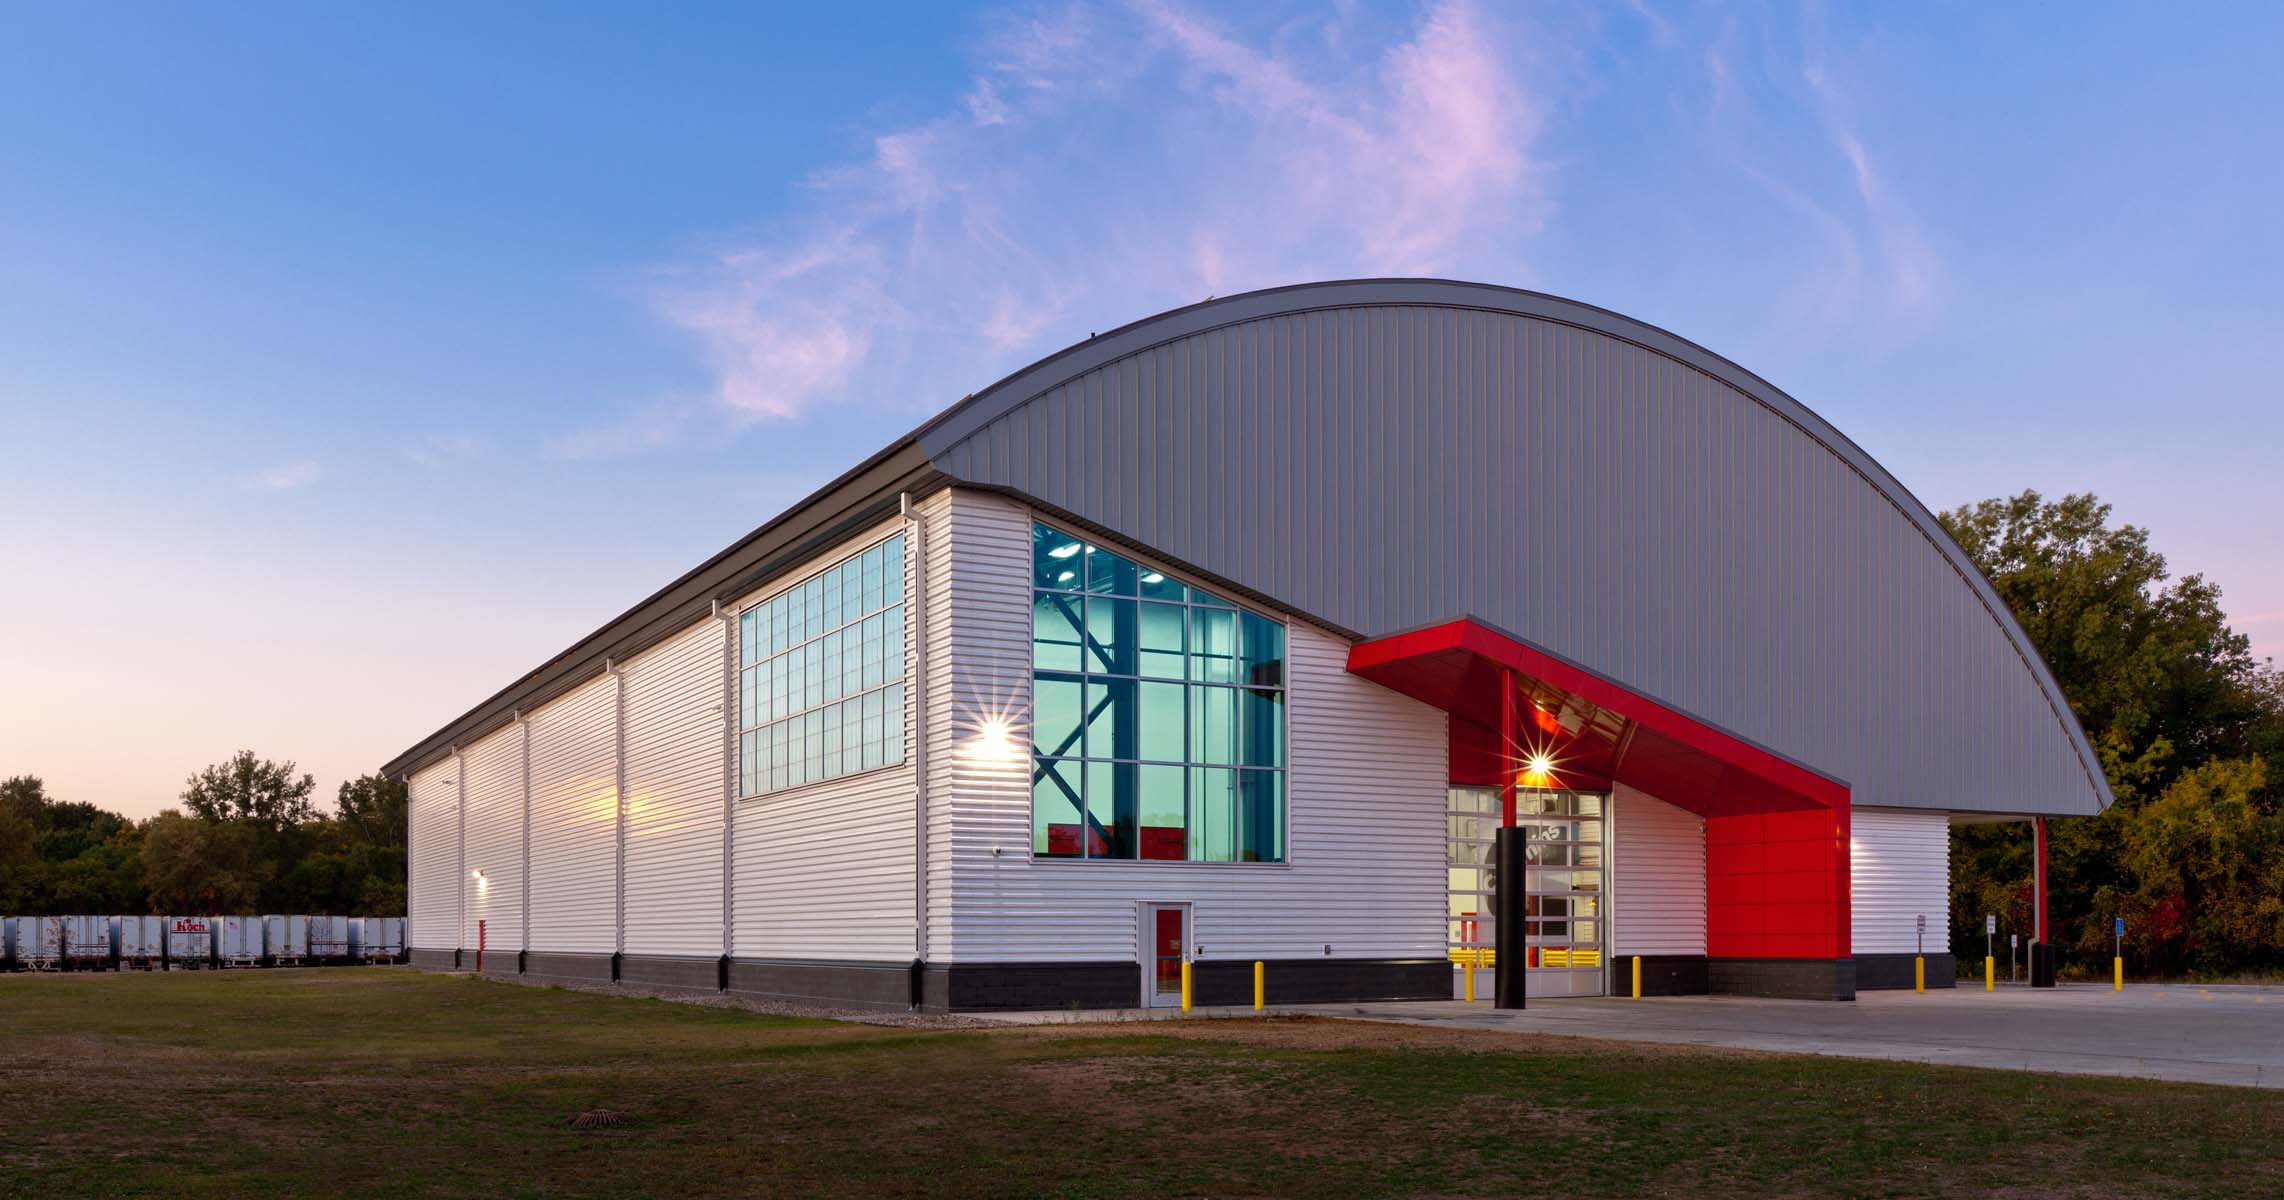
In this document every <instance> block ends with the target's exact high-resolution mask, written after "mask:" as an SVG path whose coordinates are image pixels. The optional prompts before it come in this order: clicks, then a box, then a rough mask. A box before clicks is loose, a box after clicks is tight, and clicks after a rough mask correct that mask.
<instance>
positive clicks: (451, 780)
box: [257, 758, 460, 953]
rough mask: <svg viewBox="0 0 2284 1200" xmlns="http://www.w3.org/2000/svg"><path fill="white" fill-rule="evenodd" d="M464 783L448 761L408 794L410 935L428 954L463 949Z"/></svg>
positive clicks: (422, 775) (418, 777)
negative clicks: (461, 946)
mask: <svg viewBox="0 0 2284 1200" xmlns="http://www.w3.org/2000/svg"><path fill="white" fill-rule="evenodd" d="M458 778H459V764H458V763H457V762H455V761H454V760H452V759H449V758H447V759H444V760H442V761H441V762H437V763H433V764H431V765H429V766H428V767H426V768H424V769H422V770H420V771H417V772H414V774H413V777H412V783H411V785H410V787H409V789H408V791H407V801H408V803H409V805H410V807H411V812H410V814H409V816H410V819H411V824H412V828H411V832H410V844H409V846H408V847H407V849H408V851H409V852H410V857H411V860H412V862H411V868H410V884H411V890H410V893H409V896H408V900H409V907H410V909H411V913H410V916H411V928H410V929H409V930H408V931H407V935H408V936H409V938H410V939H411V941H412V944H413V946H414V947H416V948H418V949H422V950H451V949H455V948H457V947H458V946H459V944H460V942H459V937H460V880H459V867H460V791H459V785H458V783H457V782H456V781H457V780H458ZM257 953H258V951H257Z"/></svg>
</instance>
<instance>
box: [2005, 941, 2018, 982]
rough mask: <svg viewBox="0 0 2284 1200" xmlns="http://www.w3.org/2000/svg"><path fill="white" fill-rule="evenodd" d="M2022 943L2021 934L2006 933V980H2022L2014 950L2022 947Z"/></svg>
mask: <svg viewBox="0 0 2284 1200" xmlns="http://www.w3.org/2000/svg"><path fill="white" fill-rule="evenodd" d="M2021 945H2022V935H2021V934H2019V933H2010V934H2008V935H2006V981H2007V982H2008V983H2021V982H2022V972H2021V971H2020V970H2018V969H2016V967H2015V964H2014V952H2015V950H2016V949H2018V948H2020V947H2021Z"/></svg>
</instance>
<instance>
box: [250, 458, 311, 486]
mask: <svg viewBox="0 0 2284 1200" xmlns="http://www.w3.org/2000/svg"><path fill="white" fill-rule="evenodd" d="M322 474H324V470H323V468H321V467H320V466H319V465H318V463H317V460H315V459H309V458H304V459H297V460H295V461H293V462H289V463H280V464H278V465H277V466H274V467H268V468H265V469H263V470H260V471H256V472H254V474H253V475H252V476H250V477H248V478H247V480H246V486H247V487H249V488H253V489H256V490H258V491H265V492H292V491H299V490H300V489H302V488H305V487H308V486H309V485H310V484H313V483H316V482H317V479H318V476H320V475H322Z"/></svg>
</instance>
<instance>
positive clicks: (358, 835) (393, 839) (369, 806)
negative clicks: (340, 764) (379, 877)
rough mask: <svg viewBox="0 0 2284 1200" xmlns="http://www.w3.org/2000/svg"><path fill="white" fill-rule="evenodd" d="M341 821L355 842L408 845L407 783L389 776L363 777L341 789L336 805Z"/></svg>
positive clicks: (371, 844) (344, 785) (409, 820)
mask: <svg viewBox="0 0 2284 1200" xmlns="http://www.w3.org/2000/svg"><path fill="white" fill-rule="evenodd" d="M335 804H336V807H337V808H339V809H340V819H341V822H342V824H343V825H345V826H346V827H347V829H348V831H349V833H350V835H351V836H352V838H353V839H354V841H355V843H356V844H358V845H364V846H397V847H402V846H403V845H404V844H405V838H406V836H407V834H408V832H409V831H410V829H411V811H412V810H411V806H410V805H409V803H408V802H407V799H406V795H405V785H404V781H403V780H401V779H390V778H388V777H387V776H385V775H360V776H358V777H357V778H355V779H352V780H350V781H348V782H347V783H344V784H342V785H341V791H340V794H339V796H338V798H337V799H336V801H335Z"/></svg>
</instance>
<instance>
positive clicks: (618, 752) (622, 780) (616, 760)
mask: <svg viewBox="0 0 2284 1200" xmlns="http://www.w3.org/2000/svg"><path fill="white" fill-rule="evenodd" d="M603 670H604V671H606V672H608V673H609V674H610V676H611V679H612V688H611V792H612V799H613V801H615V803H616V806H617V809H618V813H617V825H618V829H617V835H618V868H617V880H618V883H617V886H616V887H615V888H614V889H613V890H614V892H615V893H616V895H617V900H618V915H617V919H616V921H615V922H614V923H615V924H616V925H617V927H618V929H617V935H616V939H615V941H614V943H613V945H614V946H615V948H614V949H613V950H612V951H611V982H612V983H617V982H618V981H619V971H620V969H621V968H622V966H623V965H624V960H625V958H626V954H627V675H626V669H625V668H624V667H621V666H619V665H618V664H616V663H614V662H612V661H611V660H610V659H607V658H606V659H604V660H603Z"/></svg>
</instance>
